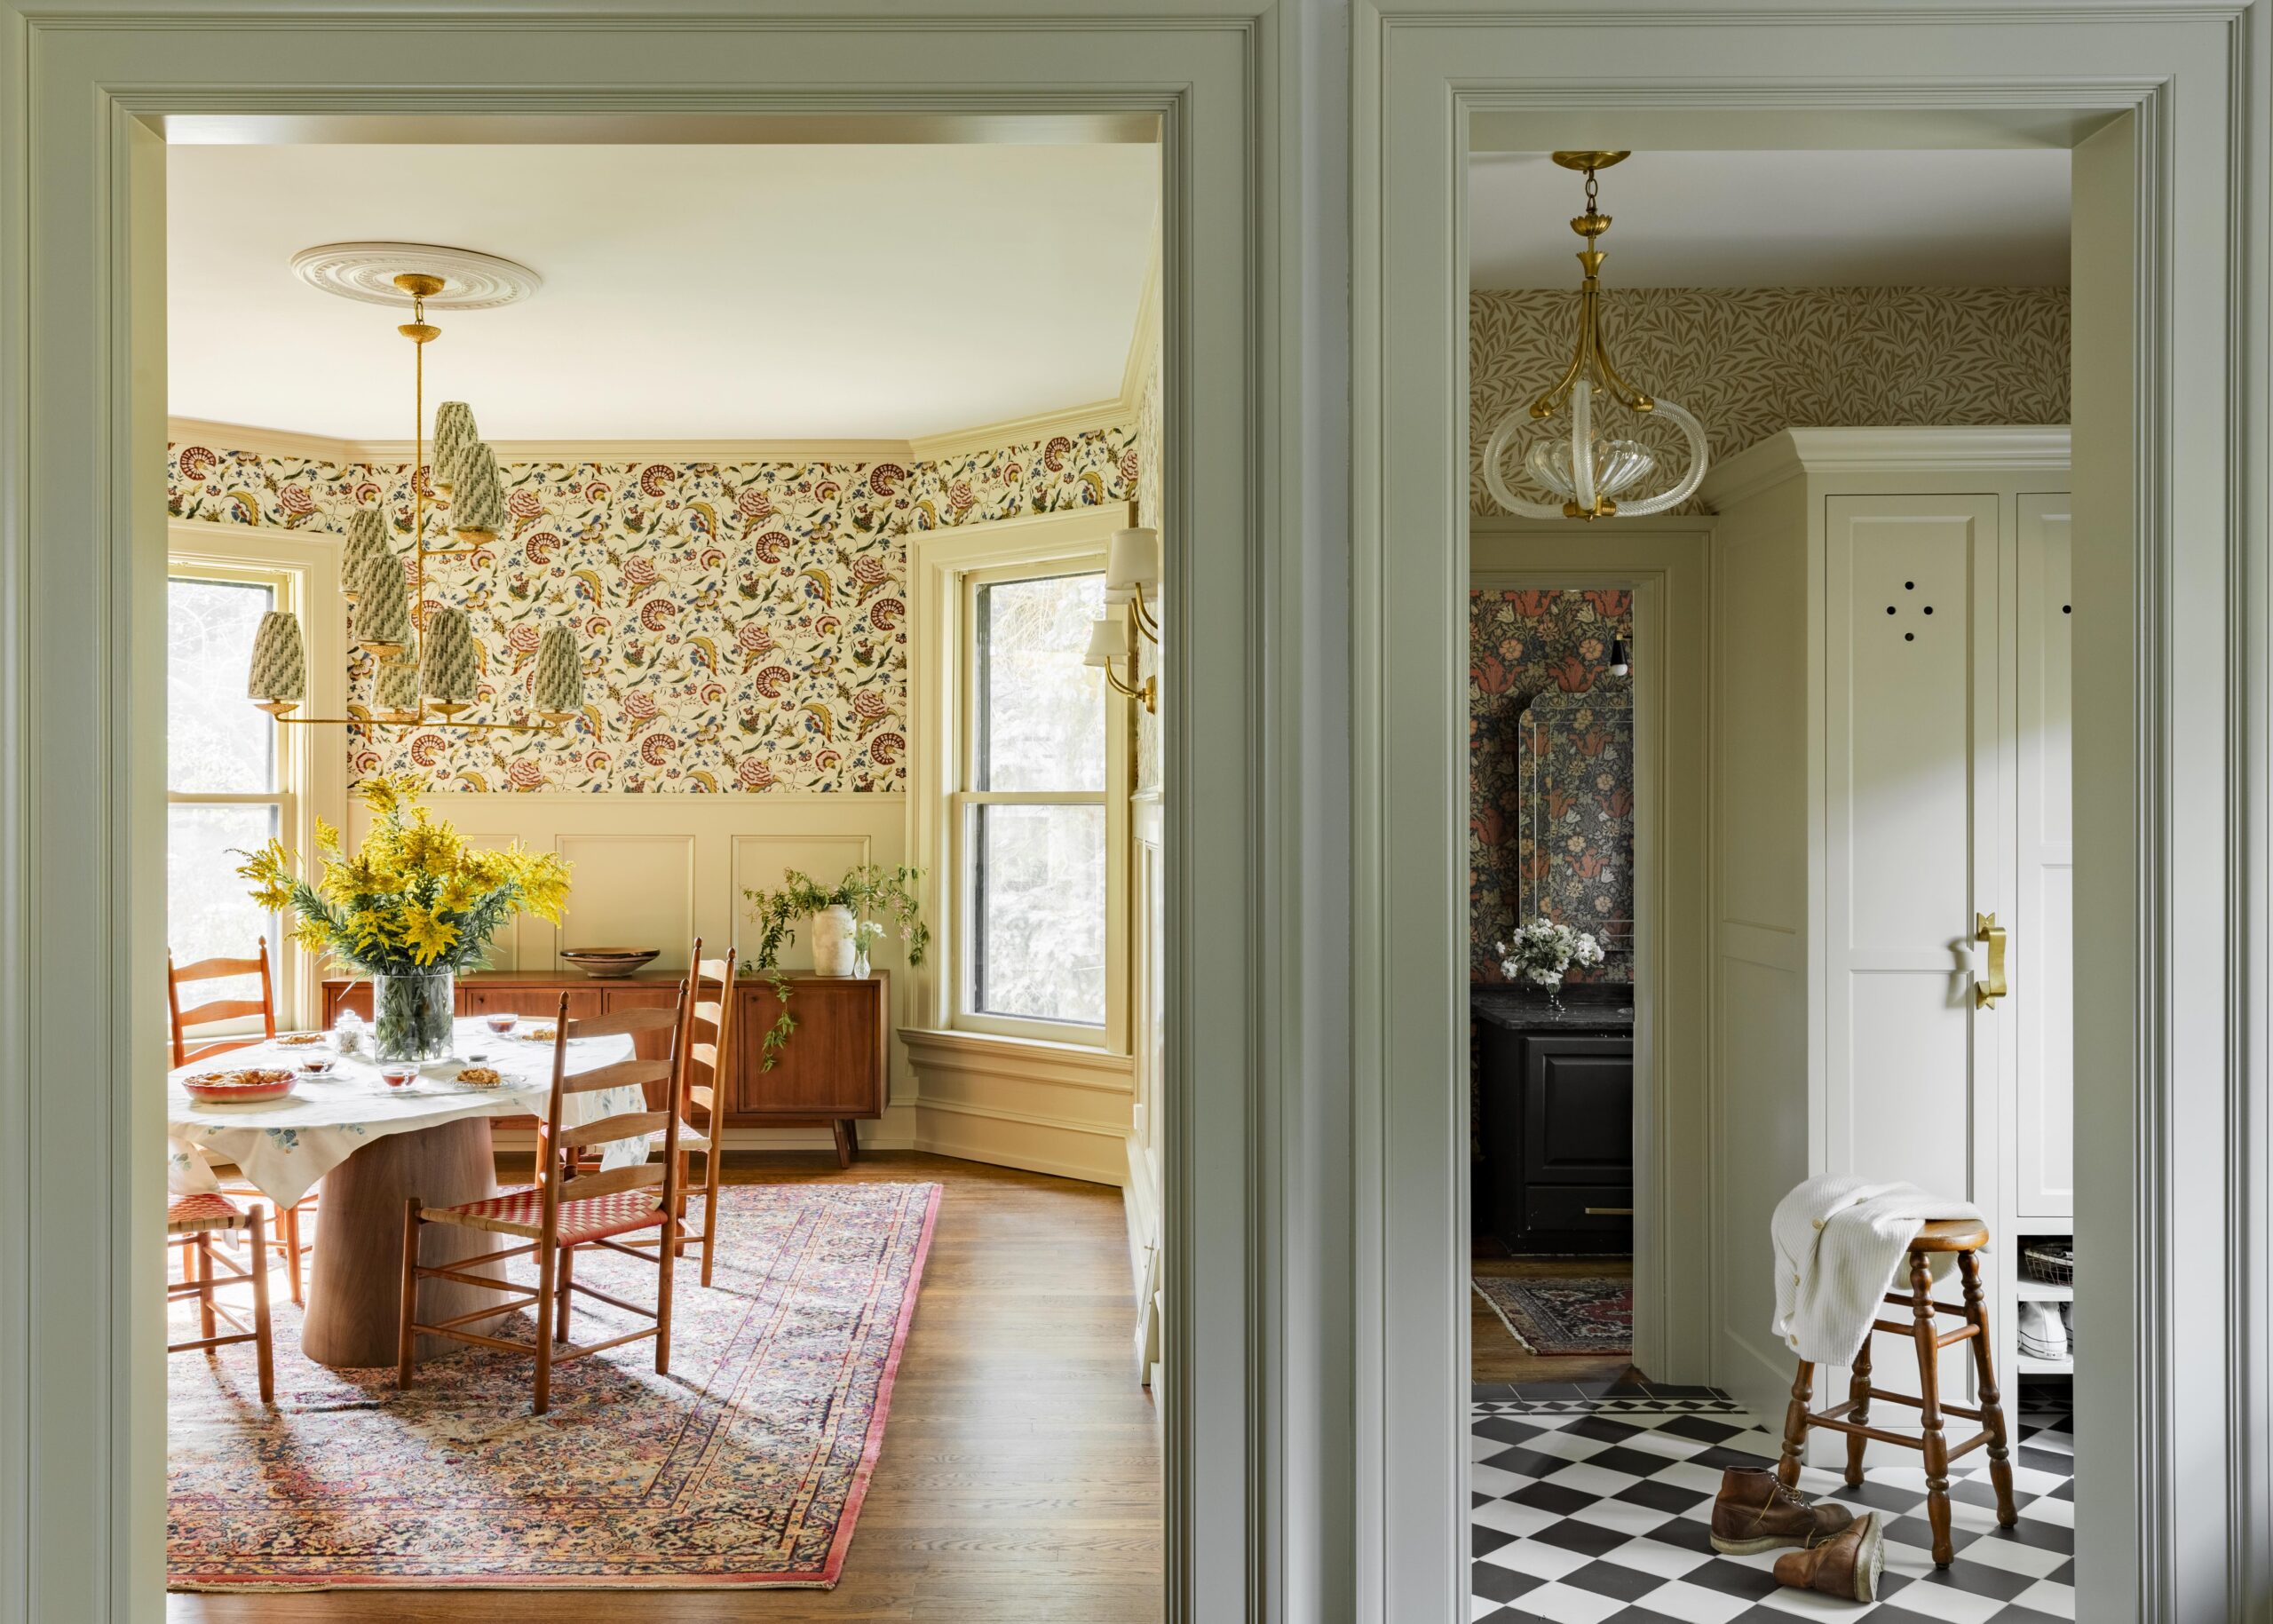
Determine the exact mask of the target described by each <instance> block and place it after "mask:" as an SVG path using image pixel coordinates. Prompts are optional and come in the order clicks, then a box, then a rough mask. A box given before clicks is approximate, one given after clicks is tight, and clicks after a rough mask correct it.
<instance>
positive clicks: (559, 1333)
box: [552, 1247, 576, 1342]
mask: <svg viewBox="0 0 2273 1624" xmlns="http://www.w3.org/2000/svg"><path fill="white" fill-rule="evenodd" d="M575 1281H576V1248H574V1247H562V1248H560V1290H559V1292H558V1294H557V1295H558V1296H559V1298H560V1309H559V1313H560V1323H559V1324H558V1326H557V1327H555V1328H554V1330H553V1333H552V1335H553V1338H554V1340H555V1341H558V1342H566V1341H567V1340H568V1298H569V1296H570V1295H572V1294H573V1293H574V1291H575V1289H576V1285H575Z"/></svg>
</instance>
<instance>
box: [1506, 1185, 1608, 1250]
mask: <svg viewBox="0 0 2273 1624" xmlns="http://www.w3.org/2000/svg"><path fill="white" fill-rule="evenodd" d="M1524 1220H1525V1229H1526V1231H1527V1232H1529V1233H1531V1234H1533V1235H1615V1236H1620V1237H1623V1236H1625V1235H1627V1234H1628V1233H1630V1232H1631V1231H1632V1229H1633V1224H1634V1186H1633V1185H1631V1184H1532V1185H1531V1186H1530V1187H1529V1188H1528V1189H1527V1190H1525V1192H1524Z"/></svg>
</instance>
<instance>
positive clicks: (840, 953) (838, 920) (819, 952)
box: [806, 906, 859, 976]
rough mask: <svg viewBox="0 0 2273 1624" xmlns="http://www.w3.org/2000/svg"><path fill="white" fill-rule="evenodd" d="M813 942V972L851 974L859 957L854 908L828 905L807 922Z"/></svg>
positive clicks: (832, 974) (831, 974) (816, 973)
mask: <svg viewBox="0 0 2273 1624" xmlns="http://www.w3.org/2000/svg"><path fill="white" fill-rule="evenodd" d="M806 923H807V927H808V929H810V930H811V931H812V944H813V974H815V975H817V976H849V975H851V973H852V963H853V960H854V959H855V958H857V957H858V956H859V943H858V941H857V939H856V933H855V931H854V928H853V927H854V921H853V918H852V910H851V908H849V907H842V906H839V907H825V908H823V909H821V911H820V913H818V914H815V915H813V916H812V919H810V920H808V921H807V922H806Z"/></svg>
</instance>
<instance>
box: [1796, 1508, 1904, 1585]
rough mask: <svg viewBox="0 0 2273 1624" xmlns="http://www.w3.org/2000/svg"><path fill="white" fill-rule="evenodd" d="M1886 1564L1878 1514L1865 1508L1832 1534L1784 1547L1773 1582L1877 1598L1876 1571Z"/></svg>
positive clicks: (1877, 1575)
mask: <svg viewBox="0 0 2273 1624" xmlns="http://www.w3.org/2000/svg"><path fill="white" fill-rule="evenodd" d="M1885 1566H1886V1546H1885V1544H1884V1543H1883V1542H1882V1541H1881V1540H1880V1538H1879V1514H1878V1513H1877V1512H1875V1511H1871V1512H1866V1513H1865V1515H1864V1516H1863V1517H1862V1518H1861V1519H1860V1520H1859V1521H1857V1522H1855V1523H1853V1524H1851V1525H1849V1527H1848V1528H1847V1530H1846V1532H1845V1533H1841V1534H1837V1535H1834V1536H1833V1538H1831V1539H1829V1540H1826V1541H1824V1542H1823V1543H1822V1544H1820V1545H1818V1546H1815V1547H1813V1548H1812V1549H1808V1550H1788V1551H1786V1552H1785V1553H1784V1554H1783V1555H1782V1556H1780V1557H1777V1558H1776V1582H1777V1583H1778V1584H1779V1585H1789V1586H1791V1588H1793V1589H1794V1590H1820V1591H1822V1592H1823V1593H1824V1594H1825V1595H1826V1596H1837V1597H1839V1599H1840V1600H1841V1601H1857V1602H1868V1601H1875V1600H1877V1599H1878V1593H1879V1572H1880V1570H1881V1569H1882V1568H1884V1567H1885Z"/></svg>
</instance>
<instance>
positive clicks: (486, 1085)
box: [458, 1066, 505, 1089]
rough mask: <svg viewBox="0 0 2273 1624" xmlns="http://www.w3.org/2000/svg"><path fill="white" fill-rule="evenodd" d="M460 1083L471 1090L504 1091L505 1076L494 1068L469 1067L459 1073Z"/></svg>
mask: <svg viewBox="0 0 2273 1624" xmlns="http://www.w3.org/2000/svg"><path fill="white" fill-rule="evenodd" d="M458 1081H460V1082H462V1083H463V1084H464V1085H465V1086H466V1087H467V1088H469V1089H502V1088H503V1087H504V1086H505V1074H504V1073H503V1072H501V1071H499V1070H498V1069H497V1068H496V1067H495V1066H467V1067H466V1068H465V1069H464V1070H463V1071H461V1072H460V1073H458Z"/></svg>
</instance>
